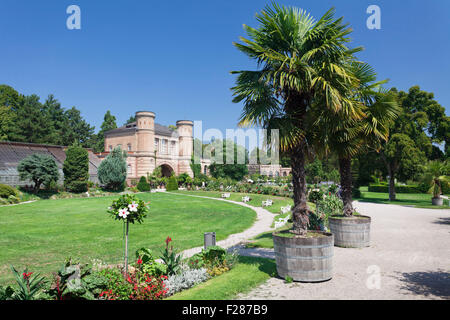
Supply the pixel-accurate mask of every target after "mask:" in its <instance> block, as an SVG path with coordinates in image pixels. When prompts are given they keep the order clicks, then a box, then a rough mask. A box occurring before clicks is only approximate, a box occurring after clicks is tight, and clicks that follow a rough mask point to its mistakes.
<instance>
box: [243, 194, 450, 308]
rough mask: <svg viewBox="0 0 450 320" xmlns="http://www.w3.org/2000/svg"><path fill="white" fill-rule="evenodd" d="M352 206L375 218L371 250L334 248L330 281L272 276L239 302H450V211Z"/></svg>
mask: <svg viewBox="0 0 450 320" xmlns="http://www.w3.org/2000/svg"><path fill="white" fill-rule="evenodd" d="M354 205H355V208H357V210H358V212H361V213H362V214H365V215H369V216H371V217H372V223H371V246H370V247H369V248H363V249H351V248H338V247H335V248H334V259H333V263H334V275H333V278H332V279H331V280H329V281H326V282H322V283H285V281H284V280H283V279H279V278H270V279H269V280H268V281H267V282H266V283H265V284H263V285H261V286H259V287H257V288H255V289H253V290H252V291H251V292H249V293H246V294H241V295H239V296H238V297H237V299H242V300H246V299H249V300H252V299H256V300H264V299H269V300H274V299H280V300H286V299H289V300H294V299H298V300H307V299H314V300H315V299H395V300H398V299H450V246H449V244H450V209H443V210H440V209H421V208H411V207H406V206H399V205H387V204H375V203H362V202H361V203H358V202H356V201H355V203H354ZM237 248H239V249H240V253H241V254H243V255H250V256H255V257H266V258H274V253H273V250H272V249H258V248H255V249H245V248H243V247H242V246H240V247H237ZM378 280H379V282H378ZM378 284H379V286H378Z"/></svg>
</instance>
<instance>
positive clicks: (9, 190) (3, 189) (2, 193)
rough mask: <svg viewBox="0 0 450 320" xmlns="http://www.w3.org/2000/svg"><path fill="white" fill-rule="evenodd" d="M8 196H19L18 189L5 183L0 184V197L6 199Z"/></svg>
mask: <svg viewBox="0 0 450 320" xmlns="http://www.w3.org/2000/svg"><path fill="white" fill-rule="evenodd" d="M9 196H15V197H18V196H19V191H18V190H17V189H16V188H13V187H11V186H8V185H6V184H0V198H5V199H7V198H8V197H9Z"/></svg>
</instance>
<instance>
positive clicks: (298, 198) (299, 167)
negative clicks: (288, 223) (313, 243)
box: [291, 147, 310, 235]
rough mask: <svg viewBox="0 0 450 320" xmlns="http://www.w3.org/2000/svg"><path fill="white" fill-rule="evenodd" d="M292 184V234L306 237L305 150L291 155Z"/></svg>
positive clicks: (297, 150)
mask: <svg viewBox="0 0 450 320" xmlns="http://www.w3.org/2000/svg"><path fill="white" fill-rule="evenodd" d="M291 167H292V184H293V186H294V208H293V209H292V221H293V223H294V226H293V230H292V232H293V233H295V234H300V235H305V234H306V232H307V230H308V224H309V217H308V216H309V213H310V210H309V208H308V204H307V202H306V172H305V153H304V148H302V147H299V148H297V149H296V150H295V151H294V152H292V153H291Z"/></svg>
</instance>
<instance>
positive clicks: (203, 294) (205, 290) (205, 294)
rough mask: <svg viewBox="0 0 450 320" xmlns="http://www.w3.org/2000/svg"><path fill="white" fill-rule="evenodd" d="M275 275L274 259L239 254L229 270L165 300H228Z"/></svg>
mask: <svg viewBox="0 0 450 320" xmlns="http://www.w3.org/2000/svg"><path fill="white" fill-rule="evenodd" d="M276 275H277V271H276V265H275V260H271V259H263V258H251V257H243V256H241V257H239V262H238V263H237V264H236V265H235V266H234V268H233V269H231V270H230V271H228V272H226V273H224V274H222V275H220V276H217V277H214V278H212V279H211V280H208V281H206V282H204V283H201V284H199V285H197V286H195V287H193V288H191V289H188V290H185V291H182V292H179V293H177V294H175V295H173V296H171V297H169V298H168V299H167V300H229V299H233V298H235V296H236V295H237V294H239V293H245V292H248V291H250V290H251V289H252V288H254V287H256V286H258V285H260V284H262V283H264V282H265V281H266V280H268V279H269V278H270V277H275V276H276Z"/></svg>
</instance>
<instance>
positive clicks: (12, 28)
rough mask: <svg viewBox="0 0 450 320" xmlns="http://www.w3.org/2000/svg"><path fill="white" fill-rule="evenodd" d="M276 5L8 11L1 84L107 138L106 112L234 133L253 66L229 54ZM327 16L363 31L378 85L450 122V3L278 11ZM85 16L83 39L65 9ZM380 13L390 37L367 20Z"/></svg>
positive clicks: (58, 0) (21, 6) (1, 0)
mask: <svg viewBox="0 0 450 320" xmlns="http://www.w3.org/2000/svg"><path fill="white" fill-rule="evenodd" d="M267 3H270V1H257V0H245V1H244V0H240V1H237V0H227V1H215V0H208V1H206V0H195V1H194V0H184V1H151V0H148V1H143V0H142V1H137V0H128V1H124V0H115V1H100V0H96V1H93V0H89V1H87V0H86V1H78V0H72V1H63V0H54V1H44V0H42V1H31V0H29V1H25V0H0V39H1V50H0V83H2V84H8V85H11V86H12V87H14V88H15V89H16V90H18V91H19V92H21V93H25V94H32V93H35V94H38V95H39V96H40V97H41V100H42V101H44V100H45V98H46V97H47V95H48V94H50V93H52V94H54V95H55V97H56V98H57V99H58V100H59V101H60V102H61V103H62V105H63V106H64V107H66V108H69V107H71V106H76V107H77V108H78V109H80V110H81V112H82V115H83V116H84V117H85V119H87V121H88V122H90V123H91V124H93V125H95V126H96V130H98V128H99V126H100V124H101V122H102V120H103V115H104V113H105V112H106V110H108V109H109V110H111V112H112V113H113V114H114V115H115V116H116V117H117V120H118V124H119V125H121V124H122V123H123V122H125V121H126V120H127V119H128V118H129V117H130V115H132V114H134V112H135V111H138V110H151V111H153V112H155V113H156V116H157V122H159V123H162V124H165V125H168V124H174V123H175V121H176V120H180V119H190V120H202V121H203V129H204V130H205V129H208V128H218V129H221V130H223V132H225V129H226V128H235V127H236V123H237V120H238V118H239V115H240V112H241V106H240V105H239V104H233V103H232V102H231V99H232V96H231V91H230V87H232V86H233V83H234V77H233V76H232V75H230V74H229V71H231V70H240V69H253V68H254V67H255V65H254V64H253V62H251V61H249V60H248V59H247V58H246V57H245V56H244V55H243V54H241V53H240V52H238V51H237V50H236V49H235V48H234V47H233V45H232V42H233V41H237V40H238V38H239V36H242V35H244V32H243V29H242V24H244V23H245V24H248V25H251V26H256V20H255V13H256V12H257V11H259V10H260V9H262V8H263V7H264V6H265V5H266V4H267ZM279 3H280V4H285V5H293V6H297V7H301V8H304V9H306V10H307V11H308V12H310V13H311V14H312V15H313V16H315V17H317V18H318V17H319V16H321V15H322V14H323V13H324V12H325V11H326V10H327V9H329V8H330V7H332V6H335V7H336V10H337V16H344V18H345V21H346V22H348V23H350V25H351V26H352V27H353V29H354V33H353V34H352V38H353V39H354V41H353V45H354V46H359V45H362V46H364V47H365V51H364V52H363V53H361V54H359V57H360V59H361V60H363V61H366V62H368V63H370V64H371V65H372V66H373V67H374V68H375V69H376V71H377V72H378V74H379V78H380V79H385V78H389V79H390V83H389V85H390V86H395V87H397V88H399V89H401V90H407V89H408V88H409V87H411V86H413V85H420V86H421V88H422V89H423V90H427V91H432V92H434V93H435V98H436V100H437V101H438V102H439V103H440V104H441V105H442V106H444V107H446V110H447V114H449V110H450V90H449V89H450V85H449V83H450V82H449V80H448V75H449V74H450V61H449V57H450V55H449V52H450V41H449V40H450V19H449V16H450V1H448V0H441V1H439V0H429V1H405V0H390V1H378V0H372V1H366V0H357V1H356V0H355V1H350V0H340V1H337V0H335V1H328V0H315V1H310V0H308V1H306V0H303V1H279ZM71 4H76V5H78V6H79V7H80V8H81V27H82V28H81V30H68V29H67V28H66V19H67V17H68V14H66V8H67V7H68V6H69V5H71ZM371 4H376V5H378V6H379V7H380V8H381V30H369V29H367V27H366V19H367V17H368V16H369V15H368V14H366V8H367V7H368V6H369V5H371Z"/></svg>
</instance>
